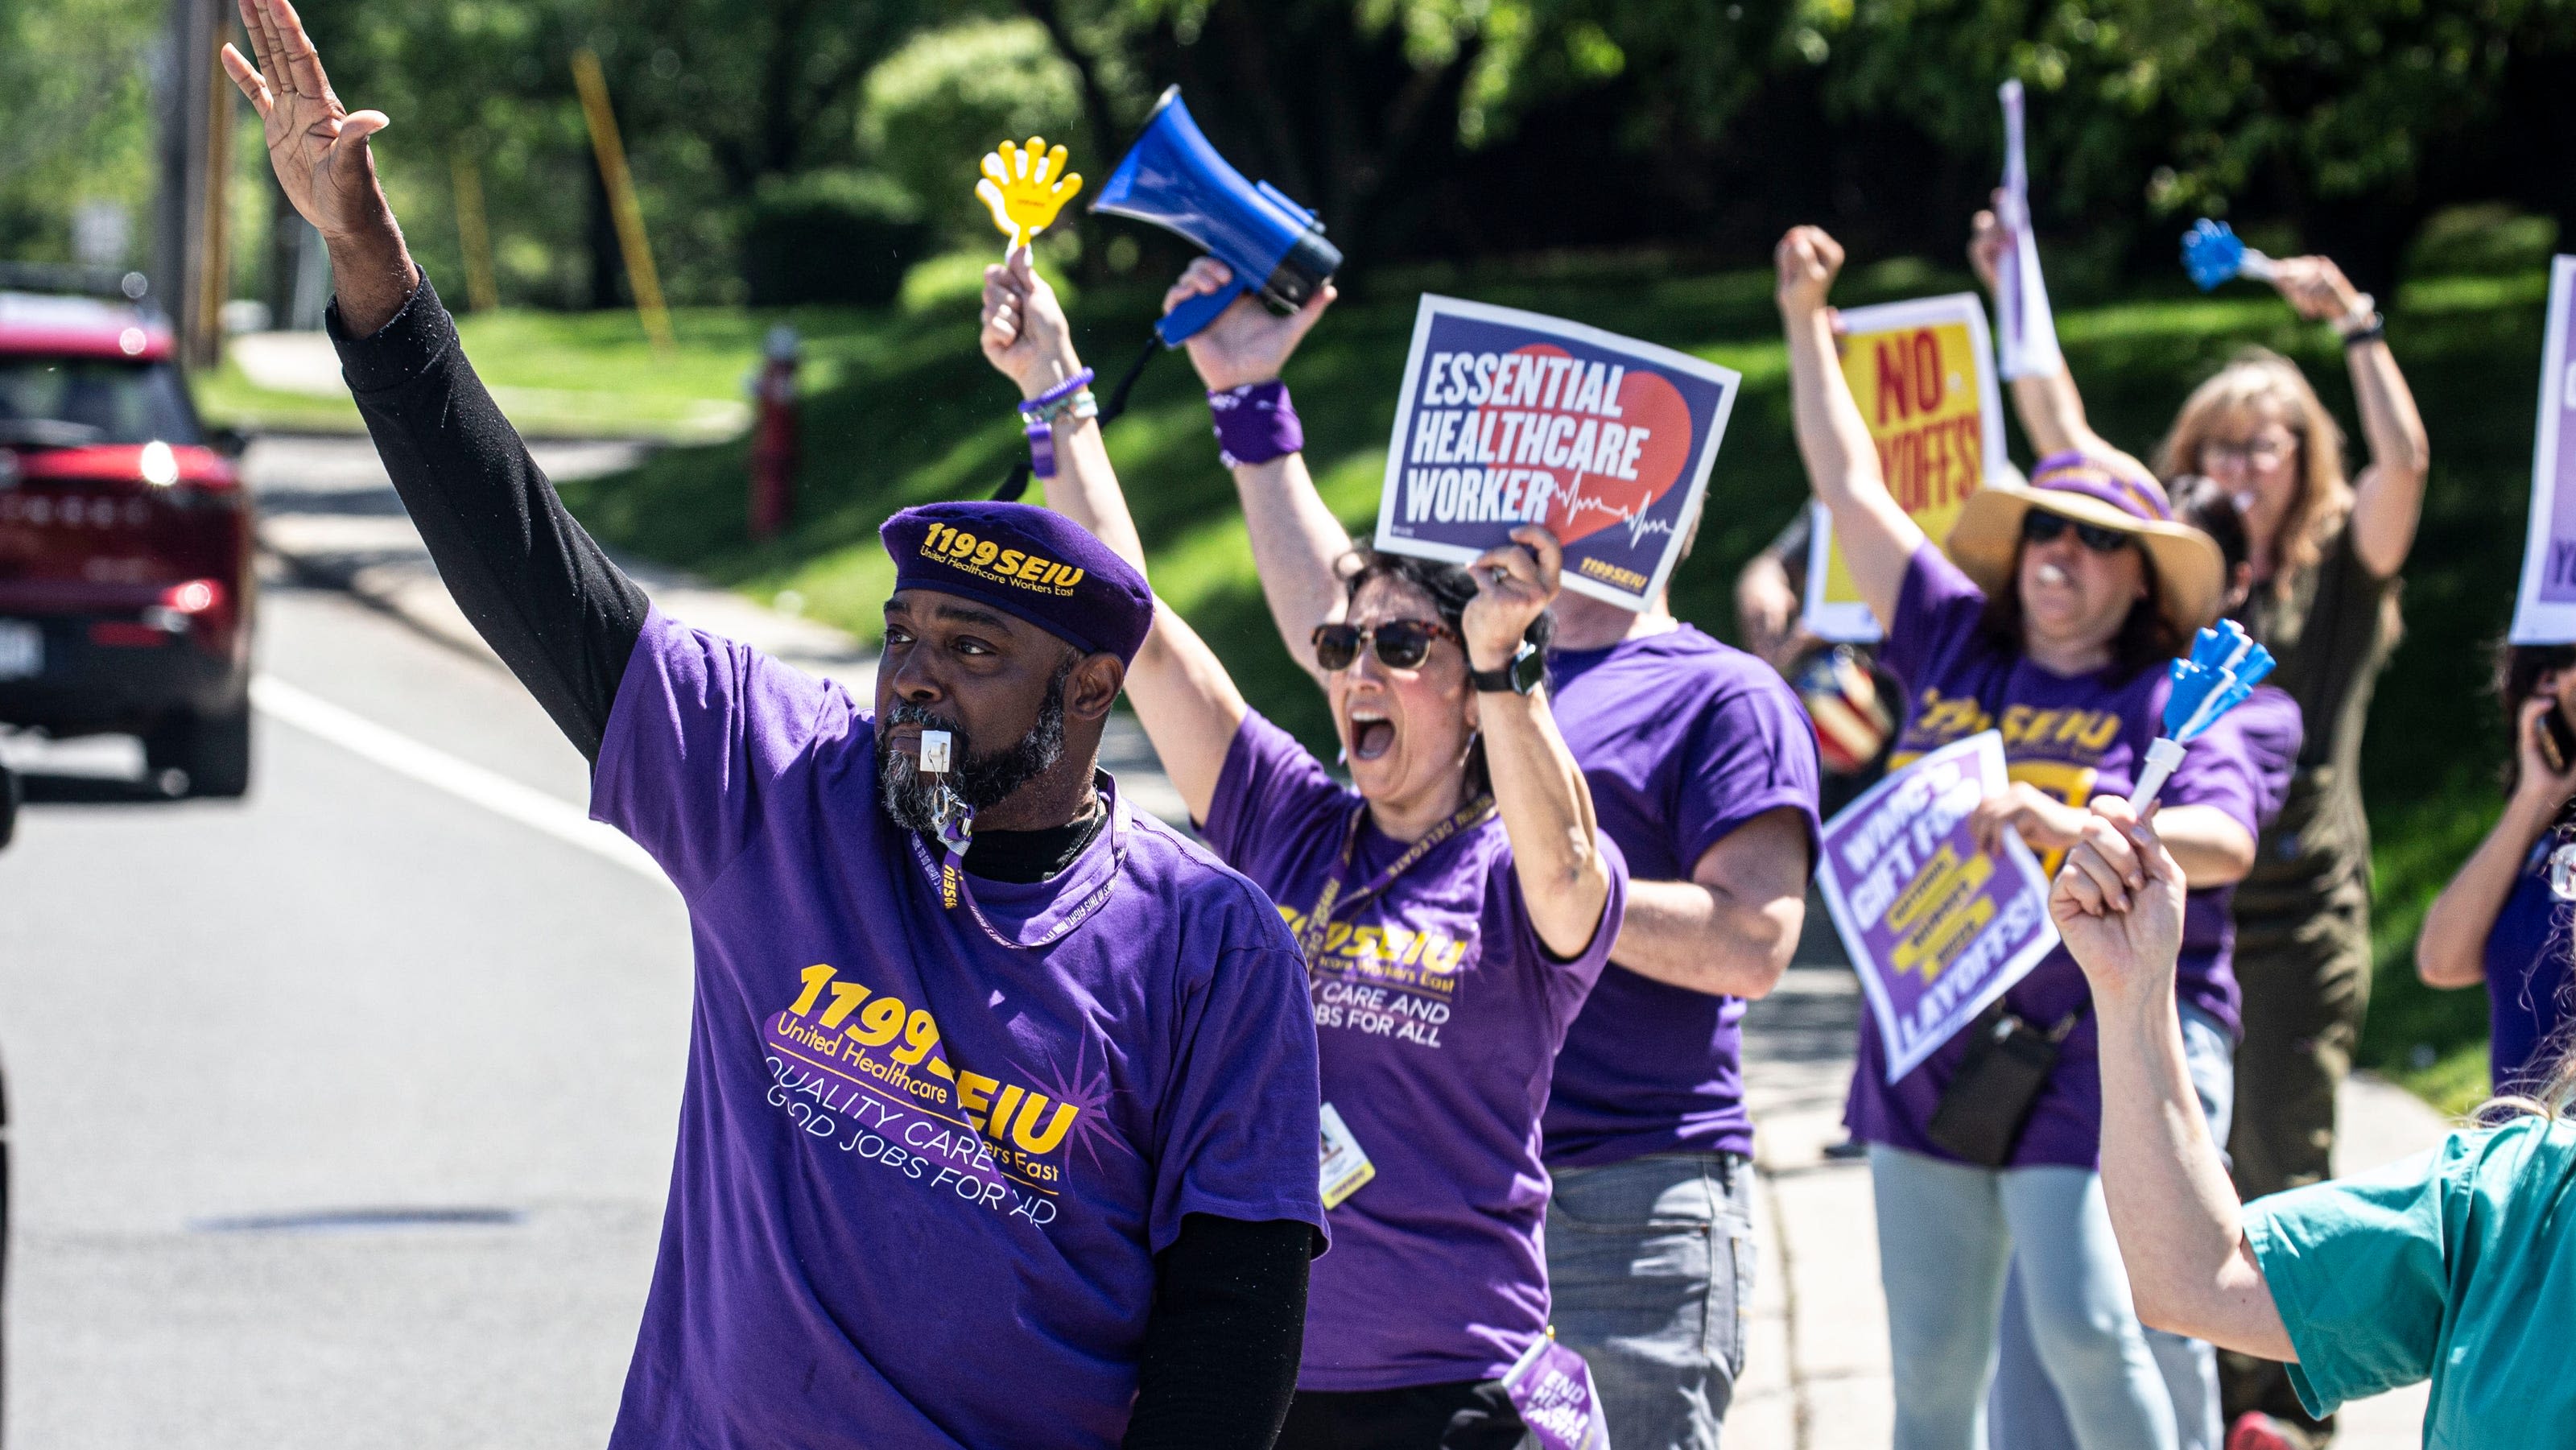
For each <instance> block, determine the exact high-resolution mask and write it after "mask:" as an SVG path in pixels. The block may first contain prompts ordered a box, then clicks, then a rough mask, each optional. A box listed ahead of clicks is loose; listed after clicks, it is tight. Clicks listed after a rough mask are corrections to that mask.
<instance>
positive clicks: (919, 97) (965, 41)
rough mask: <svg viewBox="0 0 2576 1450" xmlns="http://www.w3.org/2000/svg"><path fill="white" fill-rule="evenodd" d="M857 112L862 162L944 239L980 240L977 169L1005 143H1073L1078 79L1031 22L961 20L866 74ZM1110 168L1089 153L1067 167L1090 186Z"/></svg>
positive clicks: (985, 229) (985, 228)
mask: <svg viewBox="0 0 2576 1450" xmlns="http://www.w3.org/2000/svg"><path fill="white" fill-rule="evenodd" d="M859 114H860V120H859V134H860V137H861V139H862V142H863V144H864V145H865V148H866V150H867V153H868V155H869V156H870V157H871V158H873V159H874V160H875V162H876V164H877V165H878V167H879V168H880V169H881V170H883V171H884V172H885V173H886V174H887V175H889V176H891V177H893V178H894V179H895V180H896V181H898V182H900V183H901V184H902V185H903V187H904V189H905V190H907V191H909V192H910V193H911V194H912V196H913V198H914V200H915V201H917V202H918V203H919V204H920V205H921V207H922V210H923V214H924V215H926V216H928V217H931V218H933V219H934V220H935V222H936V224H937V225H938V227H939V229H940V230H941V231H942V232H943V233H945V234H947V235H948V236H949V237H951V238H956V239H968V238H980V237H982V236H983V235H985V234H987V233H989V232H990V231H991V223H990V222H989V221H988V220H986V218H985V213H984V209H983V207H982V206H981V205H979V204H977V203H976V202H975V200H974V195H973V193H974V186H975V178H976V163H977V161H978V160H979V158H981V157H982V156H983V154H984V153H985V152H986V151H989V150H991V149H992V148H993V145H994V143H996V142H998V141H1000V140H1002V139H1003V138H1004V137H1010V138H1013V139H1016V140H1025V139H1027V138H1028V137H1031V136H1044V137H1046V138H1047V139H1048V140H1050V141H1058V142H1066V143H1072V142H1076V141H1079V140H1080V139H1081V138H1080V137H1079V136H1078V134H1077V133H1078V131H1079V130H1080V128H1081V124H1082V99H1081V80H1080V78H1079V76H1078V75H1077V74H1076V73H1075V71H1074V68H1073V66H1072V65H1071V64H1070V63H1068V62H1067V61H1066V60H1065V59H1064V58H1063V57H1062V56H1060V55H1058V54H1057V53H1056V51H1055V48H1054V46H1053V45H1052V44H1051V43H1050V42H1049V40H1048V38H1047V33H1046V31H1045V29H1044V28H1042V27H1041V26H1039V25H1038V24H1037V23H1036V22H1035V21H1032V20H1028V19H1011V20H970V21H967V22H965V23H963V24H959V25H951V26H947V27H945V28H942V29H939V30H932V31H927V32H924V33H923V34H921V35H918V36H916V37H914V38H913V39H912V40H911V41H910V42H908V43H907V44H905V45H904V47H903V48H902V49H900V50H898V51H896V52H895V53H894V54H893V55H891V56H889V57H887V58H886V60H885V62H884V63H883V64H882V65H879V66H878V67H877V68H876V69H875V70H873V71H871V72H869V74H868V78H867V88H866V95H865V100H864V103H863V105H862V107H861V110H860V113H859ZM1110 160H1111V158H1110V157H1109V156H1107V155H1105V154H1102V153H1099V152H1096V151H1095V152H1091V153H1090V154H1088V155H1085V156H1082V157H1079V158H1077V159H1076V161H1075V163H1074V164H1075V166H1076V167H1077V169H1080V168H1083V167H1089V168H1091V172H1092V177H1093V184H1094V185H1097V184H1098V181H1099V179H1100V178H1101V176H1102V175H1103V174H1104V173H1105V170H1106V168H1107V166H1108V164H1109V161H1110ZM1066 219H1067V220H1068V221H1070V220H1072V218H1071V217H1068V218H1066Z"/></svg>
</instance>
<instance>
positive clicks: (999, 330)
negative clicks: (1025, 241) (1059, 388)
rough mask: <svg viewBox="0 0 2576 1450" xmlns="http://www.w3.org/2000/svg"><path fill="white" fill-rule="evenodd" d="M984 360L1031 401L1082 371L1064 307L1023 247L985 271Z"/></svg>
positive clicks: (981, 338)
mask: <svg viewBox="0 0 2576 1450" xmlns="http://www.w3.org/2000/svg"><path fill="white" fill-rule="evenodd" d="M977 341H978V342H979V343H980V344H981V345H982V346H983V349H984V360H985V361H987V362H989V363H991V364H992V365H993V367H994V370H995V371H997V372H999V373H1001V375H1002V376H1004V377H1006V378H1009V379H1010V380H1011V381H1012V382H1014V383H1017V384H1019V385H1020V396H1021V397H1024V398H1034V397H1036V396H1038V395H1039V394H1040V393H1043V392H1045V391H1046V390H1047V389H1049V388H1052V387H1054V386H1055V385H1056V384H1058V383H1060V382H1063V381H1064V380H1065V379H1067V378H1069V377H1072V376H1073V375H1074V374H1075V373H1077V372H1080V371H1081V370H1082V359H1081V358H1079V357H1077V356H1076V355H1075V354H1074V350H1073V329H1072V328H1071V327H1070V326H1068V325H1067V324H1066V322H1065V320H1064V304H1063V303H1061V302H1059V301H1057V300H1056V295H1055V289H1054V288H1053V287H1050V286H1048V285H1047V280H1046V279H1045V278H1044V277H1041V276H1039V275H1038V273H1037V268H1036V267H1035V265H1033V264H1032V262H1031V260H1030V257H1029V249H1028V248H1026V247H1014V248H1012V249H1011V255H1010V256H1009V257H1007V258H1005V259H1004V260H1003V261H1002V262H1001V264H1000V265H998V266H991V267H986V268H985V269H984V329H983V332H982V333H981V335H980V336H979V337H978V338H977Z"/></svg>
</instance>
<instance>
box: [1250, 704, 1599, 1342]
mask: <svg viewBox="0 0 2576 1450" xmlns="http://www.w3.org/2000/svg"><path fill="white" fill-rule="evenodd" d="M1355 814H1356V815H1357V816H1358V818H1359V820H1360V822H1361V824H1360V828H1359V832H1358V838H1357V841H1356V844H1355V847H1354V855H1353V859H1352V862H1351V867H1350V871H1349V874H1348V879H1347V883H1346V885H1345V886H1344V888H1343V889H1344V890H1345V891H1356V890H1358V889H1359V888H1361V887H1363V886H1364V885H1365V884H1367V883H1369V882H1371V881H1375V880H1376V879H1378V876H1379V873H1380V872H1382V871H1384V870H1385V869H1386V868H1387V867H1389V866H1391V865H1393V864H1394V863H1395V862H1396V861H1397V860H1398V859H1399V858H1400V857H1402V856H1403V855H1404V854H1405V852H1406V850H1407V847H1406V846H1405V845H1404V844H1402V843H1400V842H1397V841H1394V840H1391V839H1389V838H1388V837H1387V836H1385V835H1383V834H1381V833H1380V832H1379V831H1378V829H1377V827H1376V825H1375V824H1374V823H1371V822H1369V821H1368V819H1367V813H1366V806H1365V803H1364V802H1363V801H1362V800H1361V798H1360V795H1359V793H1358V792H1357V791H1354V790H1352V789H1351V788H1349V787H1348V786H1345V785H1343V784H1341V783H1339V782H1338V781H1335V780H1334V779H1333V778H1332V777H1331V776H1330V775H1327V774H1326V773H1325V772H1324V767H1323V765H1322V763H1321V762H1319V761H1317V760H1316V759H1315V757H1313V756H1312V755H1309V754H1307V753H1306V751H1305V749H1304V747H1302V746H1300V745H1298V743H1297V742H1296V741H1295V740H1294V739H1292V738H1291V737H1290V736H1289V735H1288V733H1287V732H1286V731H1284V730H1281V729H1280V728H1279V727H1278V726H1276V725H1273V724H1271V723H1270V722H1269V721H1268V720H1265V719H1263V718H1262V717H1261V716H1259V715H1257V714H1247V715H1245V716H1244V720H1243V728H1242V729H1241V730H1240V731H1238V732H1236V734H1235V737H1234V743H1233V745H1232V746H1231V747H1230V748H1229V749H1228V750H1227V751H1226V756H1225V769H1224V771H1223V772H1222V773H1221V774H1220V775H1219V776H1218V777H1217V784H1216V798H1215V800H1214V802H1213V803H1212V804H1211V805H1210V807H1209V810H1208V820H1207V839H1208V843H1209V844H1210V845H1212V846H1214V847H1216V849H1217V853H1218V854H1219V855H1221V856H1223V857H1224V858H1225V859H1226V860H1227V862H1229V863H1230V864H1232V865H1233V866H1235V867H1236V868H1237V869H1239V870H1241V871H1242V872H1243V874H1245V875H1246V876H1249V877H1251V878H1252V879H1253V880H1254V881H1256V882H1258V883H1260V885H1261V887H1262V889H1263V890H1265V891H1267V892H1269V893H1270V896H1271V899H1272V900H1274V901H1276V902H1277V903H1279V905H1278V911H1279V915H1280V916H1281V917H1283V918H1285V919H1286V920H1287V921H1288V923H1289V925H1290V926H1291V928H1292V929H1302V927H1303V925H1304V922H1305V920H1306V914H1307V913H1309V912H1311V911H1313V910H1314V908H1315V906H1316V903H1317V902H1318V900H1319V899H1320V898H1321V897H1322V896H1323V893H1324V887H1325V883H1326V882H1327V881H1329V880H1332V879H1334V878H1335V877H1336V876H1337V875H1340V874H1341V869H1342V867H1341V859H1342V845H1343V842H1344V841H1345V840H1349V839H1351V837H1350V824H1351V821H1352V819H1353V817H1354V815H1355ZM1602 854H1603V855H1604V856H1605V857H1606V858H1607V859H1608V860H1609V862H1610V882H1611V884H1610V901H1609V905H1608V907H1607V908H1606V910H1605V911H1604V912H1603V915H1602V918H1601V928H1600V930H1598V931H1596V932H1594V933H1593V936H1592V941H1591V943H1590V944H1589V945H1588V946H1586V947H1585V949H1584V952H1583V955H1581V956H1580V957H1577V958H1575V959H1574V960H1573V961H1570V962H1560V961H1557V960H1556V959H1555V958H1554V957H1552V956H1551V955H1550V954H1549V952H1548V950H1547V947H1546V944H1545V943H1543V942H1541V941H1540V940H1539V937H1538V933H1537V932H1536V931H1535V930H1534V929H1533V928H1532V927H1531V925H1530V920H1529V911H1528V908H1527V906H1526V905H1525V904H1524V902H1523V901H1522V898H1521V889H1520V882H1519V880H1518V879H1517V878H1516V877H1515V876H1514V875H1513V874H1512V848H1511V841H1510V839H1509V838H1508V837H1507V836H1505V834H1504V833H1503V824H1502V822H1501V820H1499V819H1497V818H1495V817H1492V816H1488V817H1486V818H1485V820H1484V822H1483V823H1482V824H1481V825H1476V826H1471V827H1468V828H1466V829H1463V830H1460V831H1459V832H1458V833H1457V834H1455V835H1453V836H1451V837H1449V838H1448V839H1447V840H1446V841H1444V842H1442V843H1441V844H1440V845H1438V846H1436V847H1434V848H1433V849H1432V850H1431V851H1430V852H1429V853H1428V854H1426V855H1424V856H1423V857H1422V858H1421V859H1420V860H1419V861H1418V862H1417V863H1416V864H1415V865H1414V866H1413V867H1412V869H1410V870H1408V871H1406V872H1405V873H1404V874H1402V875H1400V876H1398V877H1397V878H1396V879H1395V881H1394V883H1393V884H1392V885H1390V886H1389V887H1387V888H1386V890H1384V891H1383V892H1381V893H1379V894H1378V895H1376V896H1374V897H1371V898H1369V899H1368V900H1366V901H1365V902H1363V903H1362V904H1361V905H1359V906H1357V907H1354V908H1348V909H1346V910H1342V911H1337V912H1335V913H1334V920H1333V925H1332V927H1331V928H1330V930H1329V932H1328V934H1327V935H1326V936H1325V938H1324V942H1323V953H1322V960H1321V965H1318V966H1316V967H1313V968H1311V969H1310V971H1309V973H1308V976H1309V978H1310V983H1311V986H1312V989H1313V994H1314V1013H1315V1029H1316V1030H1315V1036H1316V1039H1317V1047H1318V1048H1319V1049H1320V1052H1321V1058H1322V1064H1323V1080H1324V1101H1325V1102H1327V1103H1329V1104H1331V1105H1332V1107H1333V1110H1334V1111H1335V1112H1336V1113H1338V1114H1339V1115H1340V1116H1341V1119H1342V1122H1343V1123H1344V1124H1345V1125H1346V1126H1347V1127H1348V1128H1349V1130H1350V1135H1351V1137H1352V1138H1353V1139H1355V1140H1356V1141H1357V1143H1358V1145H1359V1148H1360V1151H1362V1152H1364V1153H1366V1154H1367V1155H1368V1157H1369V1161H1370V1162H1371V1163H1372V1164H1373V1165H1374V1166H1375V1168H1376V1170H1377V1172H1376V1176H1375V1177H1373V1178H1371V1179H1369V1180H1368V1181H1367V1182H1366V1183H1364V1184H1362V1185H1361V1186H1360V1188H1359V1189H1358V1191H1357V1192H1355V1193H1353V1194H1352V1195H1351V1196H1350V1197H1349V1198H1347V1199H1344V1200H1343V1201H1342V1202H1341V1203H1340V1205H1339V1206H1337V1207H1335V1208H1334V1209H1333V1212H1332V1219H1333V1252H1332V1253H1330V1254H1328V1255H1326V1256H1325V1257H1324V1258H1321V1259H1319V1260H1317V1261H1316V1263H1315V1273H1314V1278H1313V1281H1312V1284H1311V1286H1310V1287H1309V1289H1308V1291H1307V1300H1306V1356H1305V1361H1304V1363H1303V1364H1302V1365H1301V1366H1300V1367H1299V1369H1298V1371H1297V1387H1298V1388H1299V1389H1306V1390H1326V1391H1334V1390H1384V1389H1400V1388H1402V1387H1404V1386H1407V1385H1424V1384H1441V1383H1445V1382H1448V1381H1453V1380H1479V1379H1493V1378H1496V1377H1498V1376H1500V1375H1501V1374H1502V1372H1503V1371H1504V1370H1506V1369H1509V1368H1510V1367H1511V1364H1512V1361H1513V1360H1514V1359H1517V1358H1518V1357H1519V1356H1520V1353H1521V1351H1522V1350H1524V1349H1526V1348H1528V1347H1529V1343H1530V1340H1531V1339H1532V1338H1533V1337H1535V1336H1536V1335H1538V1334H1540V1333H1543V1332H1544V1331H1545V1330H1546V1328H1547V1302H1548V1301H1547V1256H1546V1254H1545V1252H1544V1251H1543V1250H1542V1248H1541V1246H1540V1243H1539V1232H1540V1228H1541V1225H1542V1224H1543V1223H1544V1222H1545V1220H1546V1217H1547V1193H1548V1181H1547V1170H1546V1169H1545V1168H1544V1167H1542V1166H1541V1165H1540V1161H1539V1114H1540V1112H1541V1110H1542V1109H1543V1108H1544V1107H1545V1106H1546V1104H1547V1080H1548V1067H1549V1064H1550V1063H1551V1062H1553V1061H1554V1060H1555V1057H1556V1049H1557V1047H1558V1045H1559V1044H1561V1043H1563V1042H1564V1040H1565V1028H1566V1024H1567V1023H1569V1022H1571V1021H1573V1020H1574V1014H1575V1011H1576V1009H1578V1008H1580V1007H1581V1006H1582V1005H1583V997H1584V994H1585V993H1587V992H1589V991H1591V990H1592V983H1593V981H1594V979H1596V978H1598V977H1599V976H1600V975H1601V967H1602V964H1603V963H1604V962H1605V961H1607V960H1608V959H1609V956H1610V943H1611V942H1612V940H1613V939H1615V938H1616V937H1617V936H1618V934H1619V919H1620V915H1621V913H1622V912H1623V911H1624V909H1625V907H1626V902H1627V890H1628V871H1627V867H1626V865H1625V864H1624V863H1623V862H1622V861H1621V859H1620V856H1619V848H1618V847H1617V846H1616V845H1615V844H1605V846H1604V848H1603V852H1602ZM1308 1171H1309V1172H1312V1171H1313V1166H1312V1165H1311V1164H1310V1165H1309V1168H1308Z"/></svg>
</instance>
